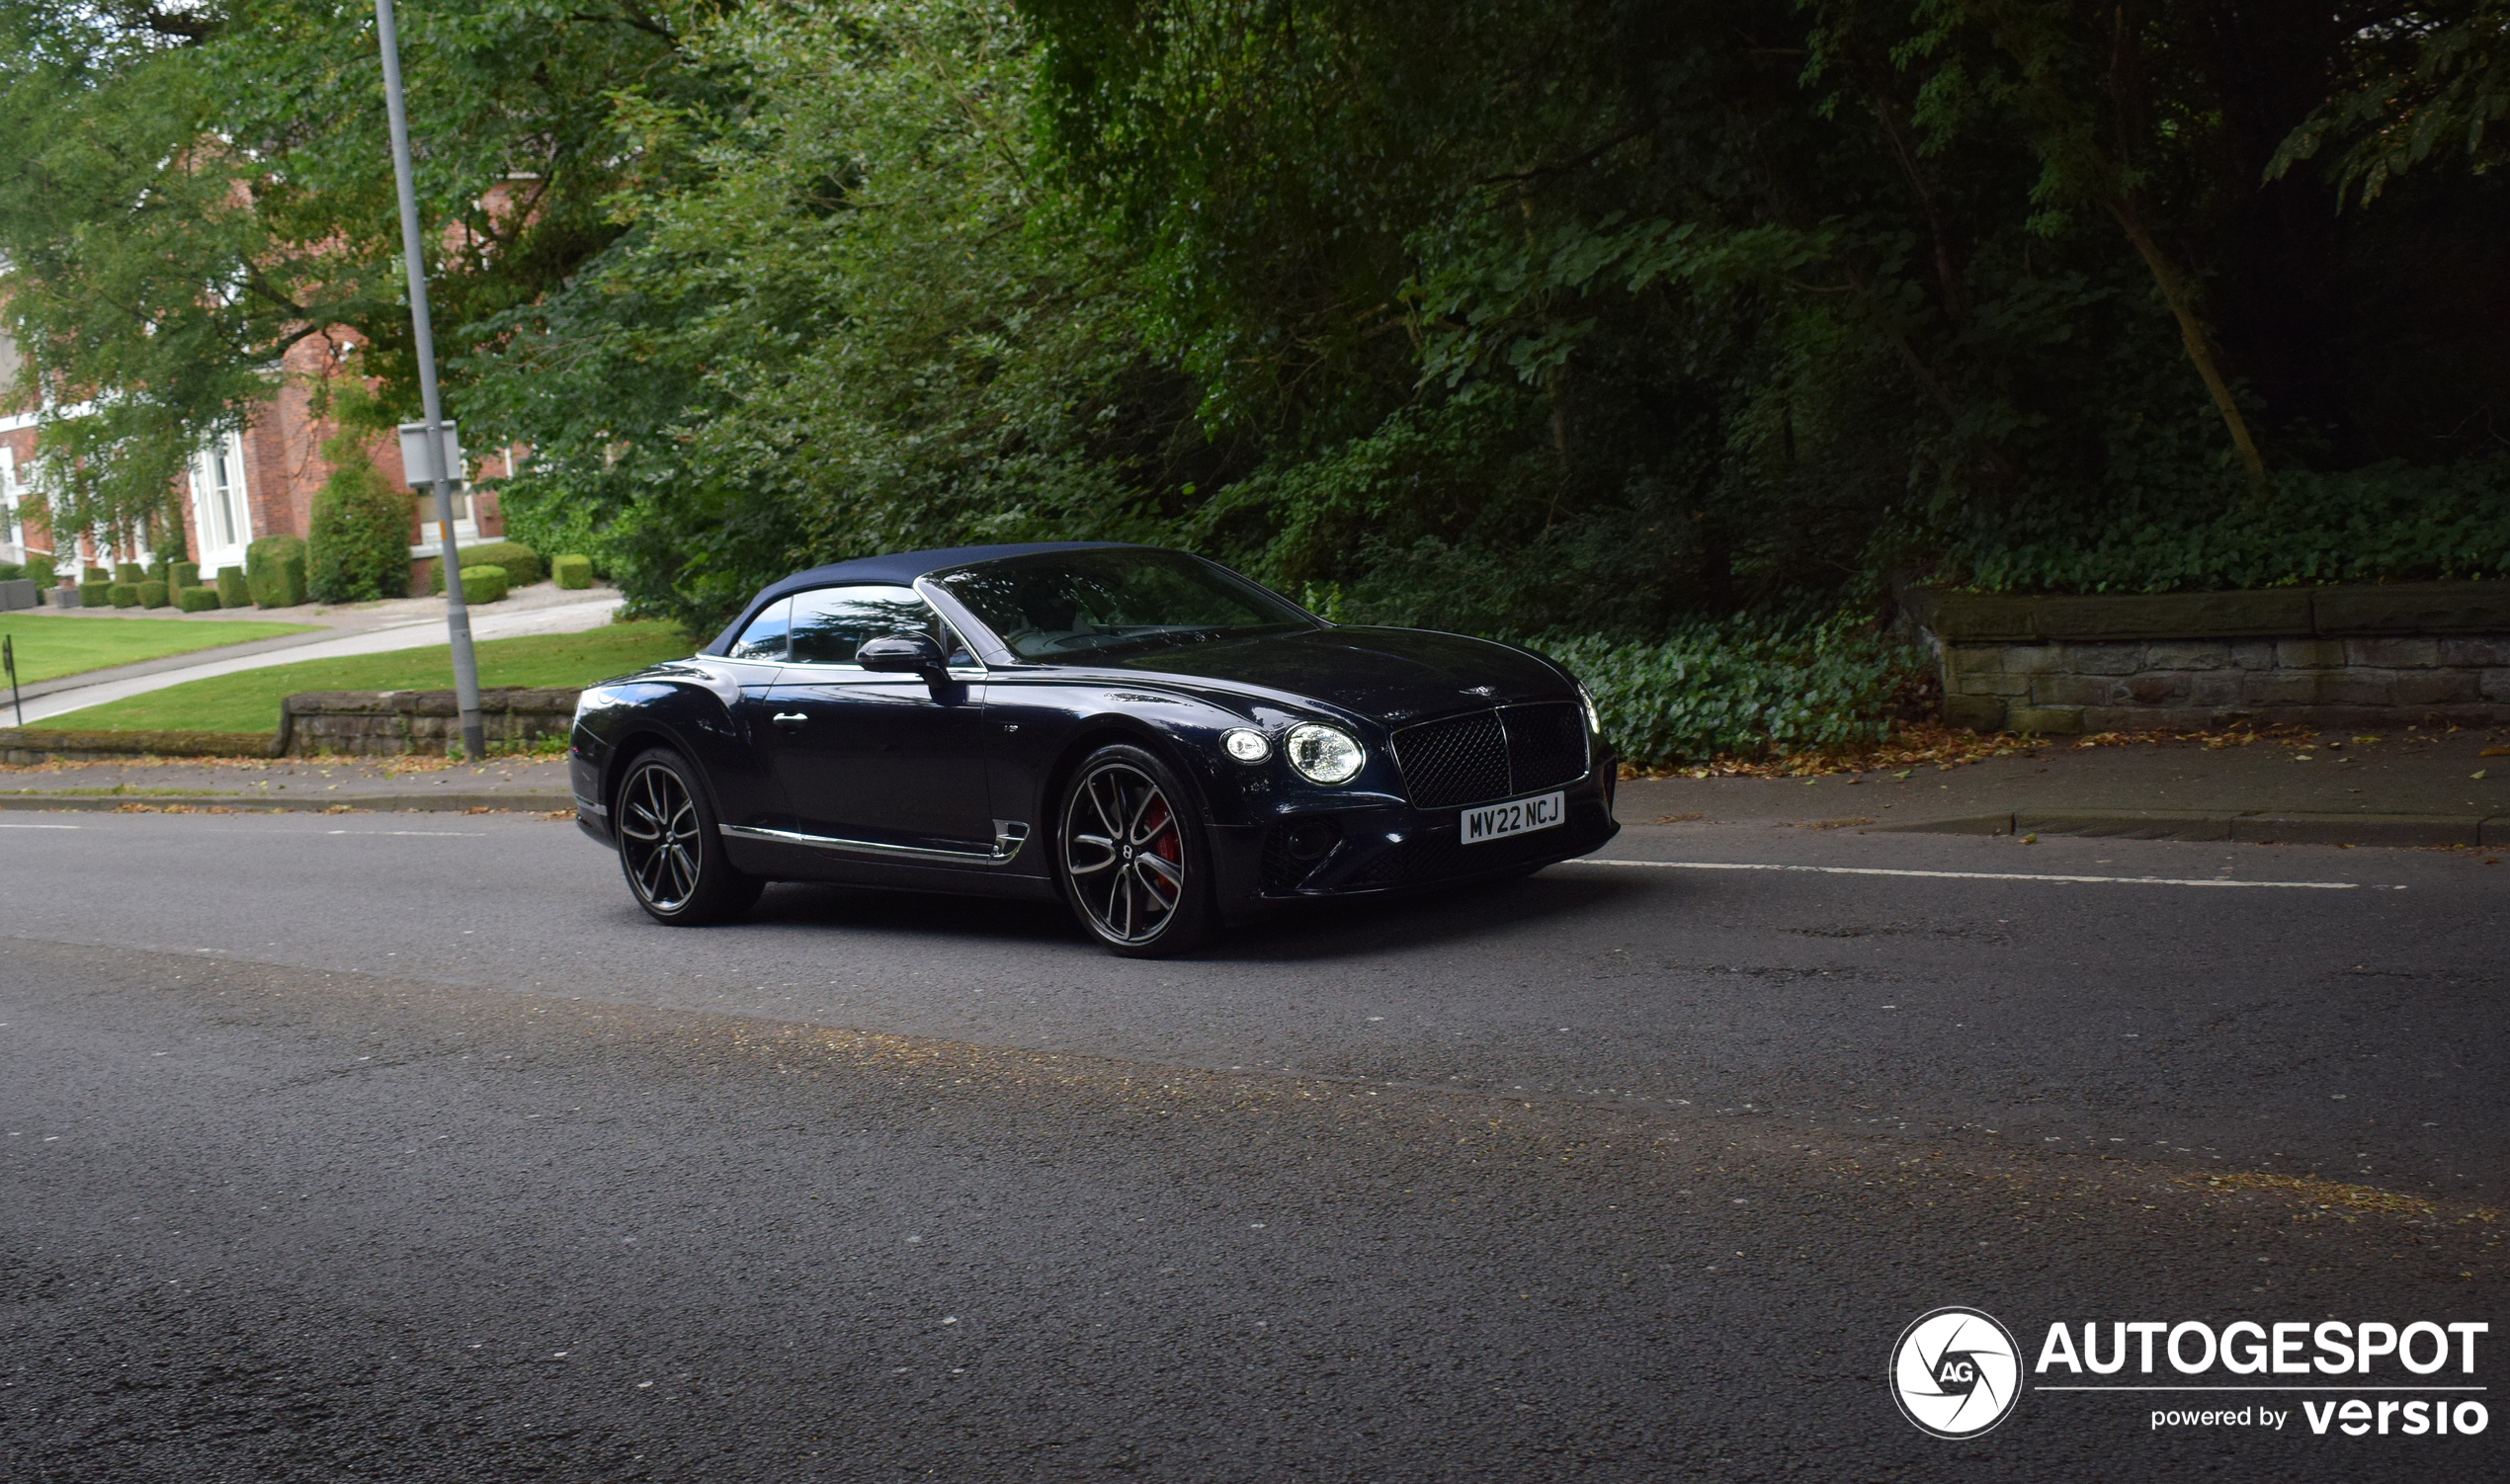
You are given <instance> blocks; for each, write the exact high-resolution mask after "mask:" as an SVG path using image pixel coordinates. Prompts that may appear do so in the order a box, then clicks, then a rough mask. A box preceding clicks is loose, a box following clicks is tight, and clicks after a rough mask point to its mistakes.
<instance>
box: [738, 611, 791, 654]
mask: <svg viewBox="0 0 2510 1484" xmlns="http://www.w3.org/2000/svg"><path fill="white" fill-rule="evenodd" d="M793 626H794V600H792V599H791V598H779V599H777V600H776V601H775V602H773V603H771V604H769V605H767V607H766V608H765V609H763V610H761V611H760V613H759V615H758V617H757V618H752V619H750V620H749V627H747V628H744V629H742V630H741V636H740V637H739V638H738V639H735V640H733V641H732V653H731V655H730V658H732V659H736V660H781V659H783V658H784V657H785V640H786V637H787V635H788V634H790V633H791V632H792V630H793Z"/></svg>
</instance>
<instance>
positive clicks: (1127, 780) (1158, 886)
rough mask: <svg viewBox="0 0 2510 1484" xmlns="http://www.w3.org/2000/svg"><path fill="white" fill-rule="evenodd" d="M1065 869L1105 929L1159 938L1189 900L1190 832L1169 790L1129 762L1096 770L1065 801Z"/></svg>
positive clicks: (1139, 938)
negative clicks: (1187, 845)
mask: <svg viewBox="0 0 2510 1484" xmlns="http://www.w3.org/2000/svg"><path fill="white" fill-rule="evenodd" d="M1063 871H1064V874H1065V875H1066V876H1068V877H1070V879H1071V883H1072V895H1073V898H1074V900H1075V901H1076V902H1077V903H1078V904H1079V906H1080V909H1081V910H1082V911H1083V912H1086V913H1088V914H1089V917H1090V922H1091V925H1092V926H1094V927H1095V928H1096V929H1097V930H1098V933H1099V936H1101V937H1103V938H1105V939H1106V940H1107V941H1108V942H1110V943H1115V944H1125V945H1133V944H1145V943H1148V942H1150V941H1151V940H1153V939H1155V938H1157V937H1158V936H1159V935H1160V934H1161V933H1162V932H1164V931H1165V930H1166V929H1167V927H1168V925H1169V923H1170V922H1172V921H1173V920H1174V919H1175V917H1176V914H1177V910H1178V908H1179V906H1180V905H1181V904H1183V903H1184V901H1185V900H1186V857H1185V836H1184V832H1183V830H1182V828H1181V826H1180V824H1179V821H1178V819H1177V811H1176V808H1175V806H1174V805H1173V804H1171V803H1170V802H1169V799H1168V795H1167V792H1166V791H1165V790H1164V789H1162V788H1161V787H1160V786H1159V784H1158V783H1157V782H1156V781H1154V780H1153V779H1152V778H1151V777H1150V776H1149V775H1148V774H1146V773H1143V772H1142V771H1141V770H1140V769H1138V768H1135V767H1133V766H1132V765H1131V764H1129V763H1104V764H1101V765H1100V766H1098V767H1097V768H1095V769H1093V770H1091V771H1090V773H1089V775H1088V777H1086V778H1084V779H1083V780H1082V781H1081V784H1080V786H1079V787H1078V788H1075V789H1074V790H1072V797H1071V802H1070V803H1069V804H1067V805H1066V806H1065V807H1064V817H1063Z"/></svg>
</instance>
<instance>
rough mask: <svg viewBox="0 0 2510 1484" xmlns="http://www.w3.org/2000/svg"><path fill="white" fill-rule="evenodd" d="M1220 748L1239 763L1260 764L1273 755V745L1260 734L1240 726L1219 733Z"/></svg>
mask: <svg viewBox="0 0 2510 1484" xmlns="http://www.w3.org/2000/svg"><path fill="white" fill-rule="evenodd" d="M1220 748H1221V750H1222V751H1224V752H1226V753H1227V754H1228V755H1229V756H1230V757H1232V758H1235V759H1237V760H1238V761H1239V762H1241V763H1260V762H1262V761H1264V760H1265V759H1266V758H1269V757H1271V756H1272V755H1273V744H1272V743H1270V742H1267V741H1265V740H1264V734H1263V733H1262V732H1257V731H1249V730H1247V729H1246V728H1245V727H1242V726H1241V727H1238V728H1236V729H1234V730H1231V731H1225V732H1222V733H1220Z"/></svg>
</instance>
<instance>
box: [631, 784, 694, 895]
mask: <svg viewBox="0 0 2510 1484" xmlns="http://www.w3.org/2000/svg"><path fill="white" fill-rule="evenodd" d="M700 828H701V825H700V823H699V820H698V806H697V801H696V800H695V799H693V798H691V797H690V796H689V786H688V784H687V783H683V782H682V781H681V779H680V775H679V774H677V773H675V772H673V771H672V770H671V769H669V768H666V767H664V766H662V765H661V764H659V763H649V764H647V765H645V766H644V767H642V768H640V769H638V770H636V775H635V777H633V778H631V779H629V780H628V781H627V787H625V788H623V789H621V790H620V795H619V840H620V854H621V856H622V857H623V858H624V859H625V860H626V861H627V879H628V880H629V881H630V882H631V883H633V884H634V886H635V888H636V894H637V895H638V896H640V897H643V898H644V900H645V905H646V906H648V907H651V908H653V909H654V910H655V911H657V912H677V911H679V910H680V909H681V908H683V907H685V906H687V905H688V904H689V899H690V898H691V897H693V896H695V895H696V894H697V889H698V866H699V849H700V844H699V839H698V831H699V830H700Z"/></svg>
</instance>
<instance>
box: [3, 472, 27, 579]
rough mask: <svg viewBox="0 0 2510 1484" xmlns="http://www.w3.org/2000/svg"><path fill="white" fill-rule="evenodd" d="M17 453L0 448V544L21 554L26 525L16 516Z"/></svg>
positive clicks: (24, 548)
mask: <svg viewBox="0 0 2510 1484" xmlns="http://www.w3.org/2000/svg"><path fill="white" fill-rule="evenodd" d="M19 491H20V486H19V484H18V453H17V450H15V449H5V448H0V545H6V546H9V547H11V548H12V549H14V550H16V551H17V552H19V553H20V554H21V555H23V554H24V553H25V551H26V526H25V523H24V522H22V521H21V520H20V519H19V517H18V495H19Z"/></svg>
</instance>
